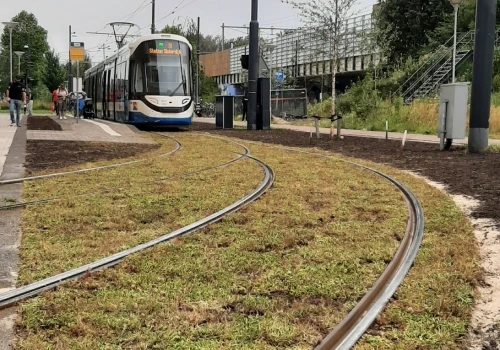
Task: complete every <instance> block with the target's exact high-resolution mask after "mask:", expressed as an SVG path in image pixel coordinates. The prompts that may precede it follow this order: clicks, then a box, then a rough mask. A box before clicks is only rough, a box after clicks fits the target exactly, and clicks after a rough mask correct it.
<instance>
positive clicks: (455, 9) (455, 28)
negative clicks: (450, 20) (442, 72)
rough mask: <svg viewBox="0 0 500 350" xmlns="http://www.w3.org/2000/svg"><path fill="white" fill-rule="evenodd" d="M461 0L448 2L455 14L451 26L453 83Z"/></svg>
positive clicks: (453, 80) (453, 79)
mask: <svg viewBox="0 0 500 350" xmlns="http://www.w3.org/2000/svg"><path fill="white" fill-rule="evenodd" d="M462 1H463V0H450V4H451V5H452V6H453V9H454V14H455V25H454V27H453V66H452V69H453V70H452V83H455V59H456V55H457V20H458V8H459V7H460V4H461V3H462Z"/></svg>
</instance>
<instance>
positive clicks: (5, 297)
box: [0, 133, 424, 350]
mask: <svg viewBox="0 0 500 350" xmlns="http://www.w3.org/2000/svg"><path fill="white" fill-rule="evenodd" d="M200 134H203V135H204V136H209V137H214V138H218V139H220V140H223V141H225V142H231V143H233V144H236V145H239V146H241V147H243V149H245V154H239V155H238V157H237V158H236V159H234V160H232V161H230V162H227V163H224V164H220V165H217V166H214V167H210V168H205V169H201V170H198V171H196V172H193V173H186V174H182V175H180V176H189V175H194V174H197V173H200V172H203V171H207V170H213V169H216V168H220V167H223V166H227V165H229V164H231V163H234V162H236V161H238V160H240V159H243V158H249V159H252V160H254V161H255V162H257V163H258V164H259V165H260V166H261V168H262V169H263V170H264V179H263V180H262V182H261V183H260V185H259V186H258V187H257V188H256V189H254V191H252V192H251V193H249V194H248V195H247V196H245V197H244V198H242V199H240V200H239V201H237V202H235V203H233V204H232V205H230V206H228V207H226V208H224V209H222V210H220V211H218V212H216V213H214V214H212V215H210V216H207V217H205V218H203V219H201V220H198V221H196V222H195V223H192V224H190V225H188V226H185V227H183V228H181V229H178V230H176V231H174V232H171V233H169V234H167V235H164V236H162V237H159V238H157V239H154V240H152V241H150V242H147V243H144V244H141V245H138V246H136V247H134V248H130V249H127V250H124V251H122V252H119V253H116V254H113V255H111V256H109V257H106V258H103V259H100V260H97V261H95V262H93V263H91V264H87V265H84V266H82V267H79V268H76V269H72V270H70V271H67V272H64V273H61V274H58V275H56V276H53V277H49V278H46V279H43V280H41V281H38V282H35V283H32V284H29V285H26V286H23V287H20V288H17V289H15V290H12V291H9V292H6V293H3V294H0V309H2V308H5V307H8V306H12V305H14V304H15V303H17V302H19V301H21V300H24V299H27V298H29V297H32V296H34V295H37V294H39V293H41V292H43V291H45V290H48V289H52V288H55V287H57V286H58V285H60V284H61V283H63V282H65V281H68V280H71V279H75V278H78V277H80V276H83V275H85V274H88V273H92V272H96V271H99V270H102V269H104V268H107V267H111V266H114V265H116V264H118V263H120V262H121V261H122V260H123V259H124V258H126V257H127V256H129V255H131V254H134V253H137V252H140V251H142V250H145V249H148V248H151V247H153V246H155V245H158V244H160V243H164V242H168V241H170V240H172V239H173V238H176V237H179V236H182V235H186V234H189V233H192V232H195V231H197V230H199V229H201V228H203V227H205V226H207V225H209V224H211V223H214V222H216V221H218V220H220V219H221V218H222V217H224V216H226V215H228V214H230V213H232V212H235V211H237V210H239V209H240V208H241V207H243V206H245V205H247V204H249V203H251V202H252V201H254V200H256V199H257V198H259V197H260V196H261V195H263V194H264V193H265V192H266V191H267V190H268V189H269V188H270V187H271V186H272V183H273V181H274V173H273V170H272V169H271V168H270V167H269V166H268V165H266V164H265V163H264V162H262V161H260V160H258V159H256V158H254V157H253V156H251V155H250V151H249V150H248V148H246V147H245V146H244V145H242V144H240V143H238V142H235V141H233V140H230V139H227V138H223V137H219V136H215V135H207V134H205V133H200ZM158 135H160V136H166V135H163V134H158ZM245 142H246V143H254V144H258V143H256V142H251V141H245ZM273 147H277V148H280V149H283V150H286V151H291V152H296V153H301V154H305V155H309V156H314V157H320V158H328V159H331V160H334V161H342V162H345V163H347V164H349V165H351V166H354V167H358V168H361V169H363V170H366V171H369V172H371V173H373V174H375V175H377V176H379V177H381V178H383V179H384V180H386V181H388V182H389V183H391V184H392V185H393V186H395V187H396V188H398V189H399V191H400V192H401V193H402V196H403V197H404V200H405V202H406V205H407V208H408V221H407V226H406V230H405V235H404V237H403V239H402V240H401V243H400V245H399V247H398V249H397V251H396V253H395V254H394V256H393V258H392V260H391V262H390V263H389V264H388V266H387V267H386V269H385V270H384V272H383V273H382V274H381V275H380V277H379V278H378V279H377V281H376V282H375V283H374V285H373V286H372V287H371V289H370V290H369V291H368V292H367V293H366V294H365V296H364V297H363V298H362V299H361V300H360V301H359V302H358V304H357V305H356V306H355V307H354V308H353V309H352V310H351V311H350V312H349V314H348V315H347V317H345V318H344V319H343V320H342V321H341V322H340V323H339V324H338V325H337V326H336V327H335V328H334V329H333V331H332V332H330V333H329V334H328V335H327V336H326V337H325V338H324V339H323V340H322V341H321V342H320V343H319V344H318V345H317V346H316V347H315V350H325V349H349V348H351V347H353V346H354V345H355V344H356V342H357V341H358V340H359V339H360V338H361V337H362V336H363V334H364V333H365V332H366V330H367V329H368V328H369V327H370V326H371V324H372V323H373V321H375V319H376V317H377V316H378V315H379V314H380V312H382V310H383V309H384V307H385V306H386V304H387V303H388V301H389V300H390V298H391V297H392V296H393V295H394V293H395V292H396V290H397V289H398V287H399V286H400V285H401V283H402V282H403V279H404V278H405V276H406V275H407V273H408V271H409V270H410V268H411V266H412V264H413V262H414V260H415V257H416V255H417V252H418V249H419V246H420V244H421V241H422V238H423V229H424V214H423V210H422V207H421V205H420V203H419V201H418V198H417V197H416V196H415V195H414V194H413V193H412V192H411V190H409V189H408V188H407V187H406V186H405V185H403V184H402V183H400V182H399V181H397V180H396V179H394V178H392V177H390V176H388V175H386V174H384V173H382V172H381V171H378V170H376V169H373V168H370V167H367V166H365V165H362V164H359V163H355V162H352V161H348V160H343V159H341V158H337V157H333V156H328V155H324V154H319V153H313V152H307V151H301V150H297V149H293V148H289V147H279V146H275V145H273Z"/></svg>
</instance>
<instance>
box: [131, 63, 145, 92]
mask: <svg viewBox="0 0 500 350" xmlns="http://www.w3.org/2000/svg"><path fill="white" fill-rule="evenodd" d="M142 67H143V66H142V64H141V63H136V64H135V66H134V70H133V72H134V91H135V92H137V93H142V92H144V74H143V71H142Z"/></svg>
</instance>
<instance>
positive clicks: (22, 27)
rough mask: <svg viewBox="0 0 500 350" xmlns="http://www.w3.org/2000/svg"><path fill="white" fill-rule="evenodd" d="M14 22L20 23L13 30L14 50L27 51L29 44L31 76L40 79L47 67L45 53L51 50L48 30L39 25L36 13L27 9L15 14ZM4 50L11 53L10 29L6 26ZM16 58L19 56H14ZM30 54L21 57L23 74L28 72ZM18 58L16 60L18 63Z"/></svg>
mask: <svg viewBox="0 0 500 350" xmlns="http://www.w3.org/2000/svg"><path fill="white" fill-rule="evenodd" d="M11 21H12V22H18V23H19V25H18V26H17V28H16V29H15V30H14V31H13V32H12V51H26V49H25V48H24V46H25V45H28V46H29V60H30V62H31V67H30V77H31V78H32V79H34V80H40V79H41V78H42V77H43V70H44V67H45V59H44V54H45V53H46V52H47V51H48V50H49V44H48V43H47V31H46V30H45V29H44V28H43V27H41V26H39V25H38V20H37V19H36V17H35V15H33V14H32V13H28V12H26V11H21V12H20V13H19V14H17V15H16V16H14V17H13V18H12V20H11ZM1 46H2V52H4V53H7V54H8V53H9V30H8V29H7V28H4V31H3V33H2V37H1ZM14 58H17V57H16V56H14ZM27 59H28V55H27V54H24V55H23V56H22V58H21V72H22V73H21V75H23V74H25V72H26V60H27ZM16 61H17V60H15V61H14V63H16ZM15 67H17V65H16V64H13V68H14V69H13V71H14V72H17V69H15Z"/></svg>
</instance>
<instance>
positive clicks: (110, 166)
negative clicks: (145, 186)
mask: <svg viewBox="0 0 500 350" xmlns="http://www.w3.org/2000/svg"><path fill="white" fill-rule="evenodd" d="M163 137H166V138H169V139H170V140H171V141H173V142H174V143H175V148H174V149H173V150H172V151H170V152H167V153H164V154H161V155H159V156H158V158H162V157H167V156H169V155H172V154H174V153H175V152H178V151H180V150H181V149H182V145H181V144H180V142H179V141H177V140H176V139H174V138H172V137H168V136H166V135H163ZM145 161H146V159H139V160H133V161H130V162H125V163H118V164H111V165H104V166H99V167H94V168H88V169H80V170H74V171H66V172H62V173H53V174H47V175H39V176H30V177H22V178H18V179H11V180H1V181H0V186H2V185H10V184H16V183H21V182H25V181H32V180H42V179H48V178H51V177H57V176H63V175H71V174H81V173H87V172H89V171H97V170H104V169H112V168H119V167H122V166H126V165H132V164H137V163H141V162H145Z"/></svg>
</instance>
